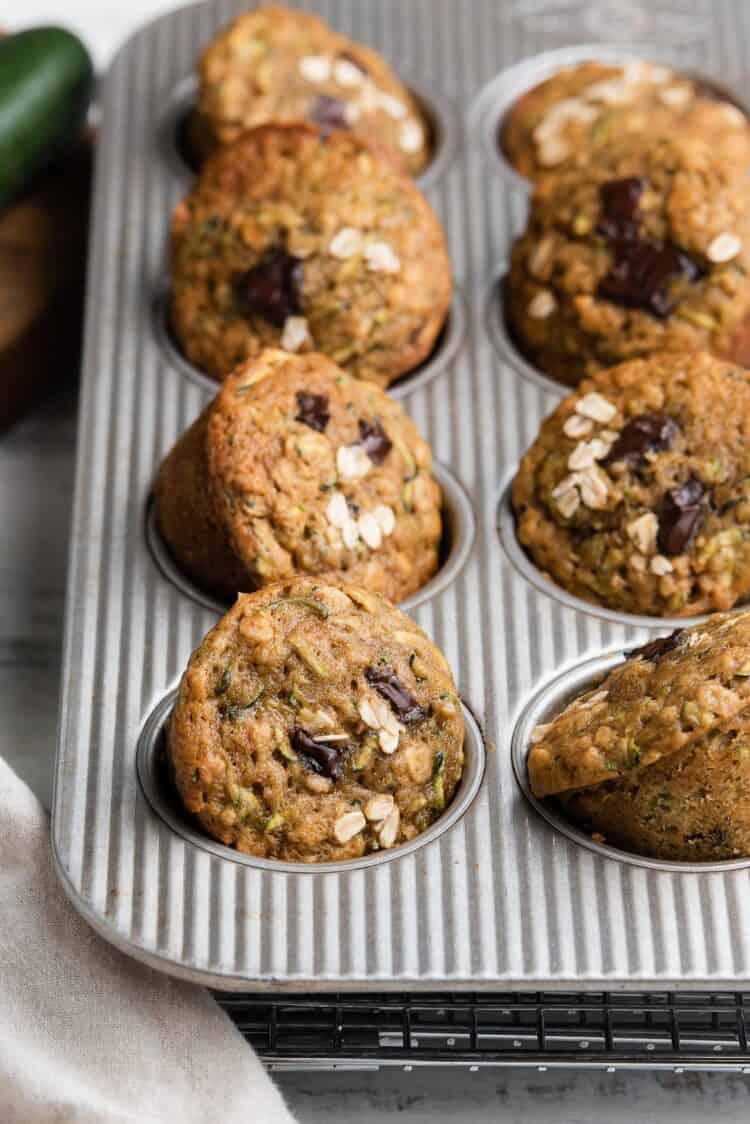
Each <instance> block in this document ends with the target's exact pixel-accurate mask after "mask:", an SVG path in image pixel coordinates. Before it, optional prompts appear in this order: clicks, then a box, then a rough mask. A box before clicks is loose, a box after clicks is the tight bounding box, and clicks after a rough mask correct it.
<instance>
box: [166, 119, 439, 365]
mask: <svg viewBox="0 0 750 1124" xmlns="http://www.w3.org/2000/svg"><path fill="white" fill-rule="evenodd" d="M171 272H172V298H171V322H172V327H173V330H174V333H175V335H176V337H177V340H178V342H179V344H180V345H181V347H182V349H183V351H184V352H185V354H186V356H187V357H188V359H190V360H191V361H192V362H193V363H195V364H196V365H197V366H198V367H200V368H201V369H202V370H204V371H206V372H208V374H210V375H212V376H213V377H214V378H216V379H218V380H221V379H222V378H223V377H224V376H225V375H226V374H228V372H229V371H230V370H231V369H232V368H233V367H234V366H236V365H237V364H238V363H241V362H242V361H243V360H245V359H249V358H252V357H253V356H256V355H258V354H260V352H261V351H262V350H263V348H264V347H282V348H284V349H285V350H286V351H290V352H299V351H302V352H304V351H321V352H323V353H324V354H326V355H328V356H329V357H330V358H331V359H333V360H334V361H335V362H337V363H339V364H340V365H342V366H344V367H346V368H347V370H348V371H349V372H350V373H351V374H353V375H356V376H357V378H361V379H366V380H368V381H369V382H374V383H377V384H378V385H379V386H387V385H388V384H389V383H391V382H393V380H394V379H397V378H398V377H399V376H400V375H403V374H406V373H407V372H408V371H411V370H412V369H413V368H415V367H416V366H418V364H419V363H421V362H422V361H423V360H424V359H426V358H427V356H428V355H429V354H430V352H431V350H432V348H433V347H434V345H435V342H436V340H437V337H438V335H439V333H440V330H441V328H442V327H443V324H444V321H445V318H446V315H447V312H448V306H449V303H450V296H451V276H450V266H449V263H448V256H447V253H446V248H445V239H444V236H443V231H442V227H441V226H440V223H439V222H438V219H437V217H436V216H435V214H434V212H433V211H432V209H431V208H430V206H429V204H428V203H427V201H426V200H425V199H424V197H423V196H422V195H421V194H420V193H419V191H417V189H416V188H415V187H414V184H413V183H412V181H411V180H410V179H409V178H408V176H406V175H405V173H403V172H400V171H398V170H397V169H396V168H395V167H394V166H393V164H392V163H391V161H390V160H389V158H388V157H387V155H385V154H384V153H383V152H381V151H375V150H372V149H370V148H369V147H368V146H367V145H366V144H365V143H364V142H363V141H362V140H361V139H360V138H358V137H355V136H353V135H352V134H351V133H344V132H336V133H332V134H330V135H329V136H322V135H320V134H319V133H318V132H317V131H316V130H315V129H313V128H311V127H309V126H306V125H268V126H262V127H260V128H258V129H254V130H253V131H252V132H250V133H246V134H245V135H244V136H243V137H242V138H241V139H240V140H238V141H237V142H236V143H235V144H232V145H228V146H226V147H225V148H222V149H219V151H218V152H217V153H216V154H215V155H214V156H212V157H211V158H210V159H209V160H208V161H207V162H206V164H205V165H204V166H203V170H202V172H201V175H200V177H199V179H198V182H197V184H196V186H195V188H194V189H193V190H192V191H191V193H190V195H188V197H187V198H186V199H184V200H183V201H182V202H181V203H180V204H179V205H178V206H177V208H176V210H175V212H174V217H173V220H172V252H171Z"/></svg>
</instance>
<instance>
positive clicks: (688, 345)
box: [505, 140, 750, 386]
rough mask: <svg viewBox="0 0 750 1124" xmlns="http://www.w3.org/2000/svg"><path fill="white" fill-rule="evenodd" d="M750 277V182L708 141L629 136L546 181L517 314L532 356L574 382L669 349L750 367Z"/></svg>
mask: <svg viewBox="0 0 750 1124" xmlns="http://www.w3.org/2000/svg"><path fill="white" fill-rule="evenodd" d="M749 271H750V180H748V177H747V176H745V175H742V176H740V175H738V173H737V171H736V169H733V168H731V167H730V166H728V165H727V164H726V163H724V162H722V161H721V160H717V159H716V157H715V156H714V155H713V153H712V152H711V151H710V150H709V149H708V148H707V147H705V146H704V145H703V144H702V143H700V142H697V141H688V140H679V141H673V140H658V141H653V142H650V143H649V144H647V145H646V146H645V147H644V146H639V145H637V144H631V145H624V144H621V143H617V144H616V145H609V146H607V147H605V148H602V150H601V153H600V155H599V158H598V160H597V162H596V164H595V165H590V166H588V167H585V168H581V169H576V170H573V171H570V172H564V173H561V174H559V175H555V176H552V175H550V176H547V177H545V178H544V180H542V181H541V183H540V184H539V185H538V187H537V189H536V192H535V194H534V198H533V201H532V206H531V213H530V216H529V220H528V225H527V228H526V231H525V233H524V234H523V235H522V237H521V238H520V239H519V240H518V241H517V242H516V244H515V247H514V249H513V256H512V263H511V270H510V276H509V281H508V283H506V286H505V289H506V292H505V298H506V310H507V313H508V319H509V324H510V327H511V328H512V330H513V332H514V333H515V336H516V339H517V341H518V344H519V346H520V348H521V350H522V351H523V352H524V354H526V355H527V356H528V357H529V358H530V359H531V360H532V362H534V363H536V364H537V366H539V367H540V368H541V369H542V370H543V371H546V372H547V373H548V374H550V375H552V376H553V377H554V378H556V379H559V380H560V381H561V382H563V383H567V384H568V385H570V386H575V385H576V384H577V383H578V382H579V381H580V379H581V378H583V377H584V376H585V375H587V374H591V372H592V371H594V370H597V369H598V368H599V367H602V366H608V365H611V364H613V363H618V362H621V361H622V360H624V359H632V358H635V357H636V356H640V355H648V354H651V353H652V352H654V351H659V350H669V351H695V350H697V349H699V348H702V349H704V350H707V351H711V352H713V353H714V354H715V355H721V356H724V357H726V358H729V359H734V360H735V361H736V362H738V363H743V364H745V365H747V364H748V363H749V362H750V329H749V326H748V316H749V315H750V276H749Z"/></svg>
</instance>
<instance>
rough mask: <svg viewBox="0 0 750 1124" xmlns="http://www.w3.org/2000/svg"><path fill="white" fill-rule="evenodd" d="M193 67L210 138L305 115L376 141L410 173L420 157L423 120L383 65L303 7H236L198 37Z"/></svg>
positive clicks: (222, 139)
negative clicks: (210, 33) (208, 35)
mask: <svg viewBox="0 0 750 1124" xmlns="http://www.w3.org/2000/svg"><path fill="white" fill-rule="evenodd" d="M199 77H200V93H199V101H198V110H199V114H200V119H201V123H202V125H203V127H204V128H203V131H204V132H205V134H206V139H207V141H208V144H209V146H214V145H216V144H229V143H231V142H232V141H235V140H237V138H238V137H239V136H240V134H241V133H242V132H244V131H245V130H246V129H251V128H255V126H257V125H265V124H268V123H269V122H280V123H283V124H289V123H293V122H299V121H311V122H312V123H313V124H317V125H320V126H321V127H323V128H338V129H340V128H348V129H351V130H352V132H353V133H354V134H355V135H356V136H358V137H361V138H362V139H363V140H366V141H372V142H376V143H378V144H380V145H383V146H384V147H386V148H388V149H389V150H390V151H391V152H392V154H393V156H394V158H395V159H396V160H398V162H399V163H400V165H401V166H402V167H403V168H404V170H405V171H407V172H409V173H410V174H411V175H417V174H418V173H419V172H421V171H422V169H423V168H424V167H425V165H426V163H427V161H428V159H429V155H430V131H429V128H428V126H427V122H426V121H425V120H424V117H423V115H422V113H421V111H420V109H419V106H418V105H417V103H416V101H415V99H414V98H413V97H412V95H411V94H410V93H409V91H408V90H407V89H406V87H405V86H404V85H403V84H402V83H401V82H400V81H399V79H398V78H397V77H396V75H395V74H394V73H393V71H392V70H391V68H390V67H389V66H388V65H387V64H386V63H385V61H384V60H383V59H382V58H381V57H380V55H378V54H377V52H375V51H373V50H370V49H369V48H368V47H365V46H363V45H362V44H361V43H353V42H351V41H350V40H348V39H346V38H344V36H342V35H339V34H338V33H337V32H335V31H334V30H333V29H332V28H330V27H328V25H327V24H325V23H324V22H323V20H321V19H319V18H318V17H317V16H315V15H312V14H311V13H309V12H301V11H298V10H296V9H291V8H284V7H281V6H267V7H261V8H257V9H255V10H254V11H251V12H244V13H243V14H242V15H240V16H238V17H237V18H236V19H234V20H232V22H231V23H230V24H228V25H227V26H226V27H225V28H224V29H223V30H222V31H220V32H219V34H218V35H217V36H216V37H215V38H214V39H213V40H212V41H211V43H209V45H208V46H207V47H206V49H205V50H204V52H203V54H202V55H201V59H200V64H199ZM205 151H206V150H205V148H204V152H205Z"/></svg>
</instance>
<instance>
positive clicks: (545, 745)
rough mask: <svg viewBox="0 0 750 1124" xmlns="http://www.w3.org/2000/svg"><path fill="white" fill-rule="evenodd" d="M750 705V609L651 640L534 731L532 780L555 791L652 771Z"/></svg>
mask: <svg viewBox="0 0 750 1124" xmlns="http://www.w3.org/2000/svg"><path fill="white" fill-rule="evenodd" d="M748 706H750V613H738V614H735V615H732V616H727V615H720V616H716V617H713V618H712V619H711V620H709V621H708V622H706V623H705V624H700V625H696V626H695V627H693V628H690V629H682V630H678V631H677V632H674V633H672V635H671V636H668V637H664V638H662V639H659V640H652V641H651V642H650V643H648V644H645V645H643V646H642V647H641V648H638V649H636V650H635V651H633V652H631V653H630V658H629V659H628V660H627V661H626V662H625V663H624V664H623V665H622V666H620V667H618V668H616V669H615V670H614V671H612V672H610V674H609V675H608V676H607V677H606V678H605V679H604V681H603V682H602V683H601V684H599V685H598V686H597V687H595V688H594V689H593V690H590V691H586V692H585V693H584V694H582V695H581V696H580V697H579V698H577V699H575V700H574V701H573V702H572V703H570V704H569V705H568V706H567V707H566V708H565V709H564V710H563V711H562V713H561V714H559V715H557V717H556V718H553V719H552V720H551V722H549V723H545V724H544V725H541V726H537V727H536V728H535V730H534V731H533V732H532V736H531V742H532V744H531V748H530V750H529V755H528V774H529V782H530V784H531V788H532V791H533V792H534V795H535V796H540V797H541V796H549V795H552V794H555V793H564V792H568V791H572V790H575V789H582V788H587V787H589V786H591V785H596V784H599V783H600V782H602V781H606V780H613V779H614V780H616V779H617V778H619V777H621V776H623V775H625V774H627V773H629V772H630V771H633V772H635V771H637V770H646V769H648V768H649V767H650V766H653V765H654V764H655V763H657V762H659V761H662V760H664V759H665V758H667V757H669V756H671V755H674V754H677V753H679V752H681V751H683V750H685V749H688V748H689V747H690V746H691V745H694V744H696V743H698V742H699V741H701V740H702V739H704V738H706V736H707V735H710V734H711V733H712V732H714V731H720V730H722V729H724V728H727V727H730V726H731V725H732V723H733V722H734V720H735V719H736V718H737V717H738V716H739V715H741V714H742V713H744V712H746V711H747V709H748Z"/></svg>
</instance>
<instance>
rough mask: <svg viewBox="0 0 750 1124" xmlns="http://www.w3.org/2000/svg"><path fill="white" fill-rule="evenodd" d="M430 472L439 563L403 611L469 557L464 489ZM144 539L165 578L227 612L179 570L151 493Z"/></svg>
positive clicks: (471, 528)
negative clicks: (439, 496)
mask: <svg viewBox="0 0 750 1124" xmlns="http://www.w3.org/2000/svg"><path fill="white" fill-rule="evenodd" d="M433 475H434V477H435V479H436V480H437V482H438V484H439V485H440V487H441V489H442V492H443V507H442V516H443V534H442V538H441V541H440V552H439V564H438V569H437V571H436V573H435V575H434V576H433V577H432V578H430V580H429V581H428V582H426V583H425V585H423V586H422V588H421V589H418V590H417V592H416V593H412V594H411V595H410V596H409V597H406V598H405V599H404V600H403V601H401V602H400V607H401V608H402V609H404V610H405V611H406V612H408V611H409V610H411V609H415V608H416V607H417V605H421V604H422V602H423V601H427V600H429V598H431V597H436V596H437V594H438V593H440V591H441V590H442V589H445V588H446V586H448V585H449V584H450V583H451V582H452V581H454V579H455V578H456V575H457V574H458V573H459V572H460V570H461V567H462V566H463V565H464V563H465V561H466V559H467V558H468V556H469V553H470V552H471V548H472V544H473V542H474V532H475V520H474V512H473V511H472V508H471V501H470V500H469V497H468V496H467V495H466V492H465V491H464V489H463V488H462V487H461V485H460V484H459V482H458V481H457V480H456V478H455V476H453V475H452V474H451V473H450V472H449V471H448V469H447V468H445V466H444V465H441V464H434V465H433ZM146 539H147V541H148V545H149V549H150V551H151V554H152V555H153V559H154V562H155V563H156V565H157V566H158V567H159V569H160V570H161V572H162V573H163V574H164V577H165V578H167V579H168V580H169V581H171V582H173V583H174V585H175V586H176V587H177V588H178V589H181V590H182V591H183V593H185V594H186V595H187V596H188V597H192V598H193V600H194V601H197V603H198V604H199V605H204V606H205V607H206V608H207V609H210V610H211V611H212V612H214V613H217V614H218V615H221V614H222V613H224V612H226V610H227V609H228V608H229V605H228V603H226V602H223V601H220V600H218V599H217V598H215V597H212V596H211V594H210V593H206V592H205V591H204V590H202V589H201V588H200V587H199V586H198V585H196V584H195V582H194V581H193V580H192V578H189V577H188V576H187V575H186V574H184V573H183V572H182V570H180V568H179V566H178V565H177V562H176V561H175V560H174V558H173V557H172V555H171V553H170V551H169V547H168V546H167V544H166V543H165V542H164V539H163V538H162V536H161V534H160V532H159V527H158V523H157V519H156V509H155V506H154V501H153V499H152V497H149V501H148V507H147V511H146Z"/></svg>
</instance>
